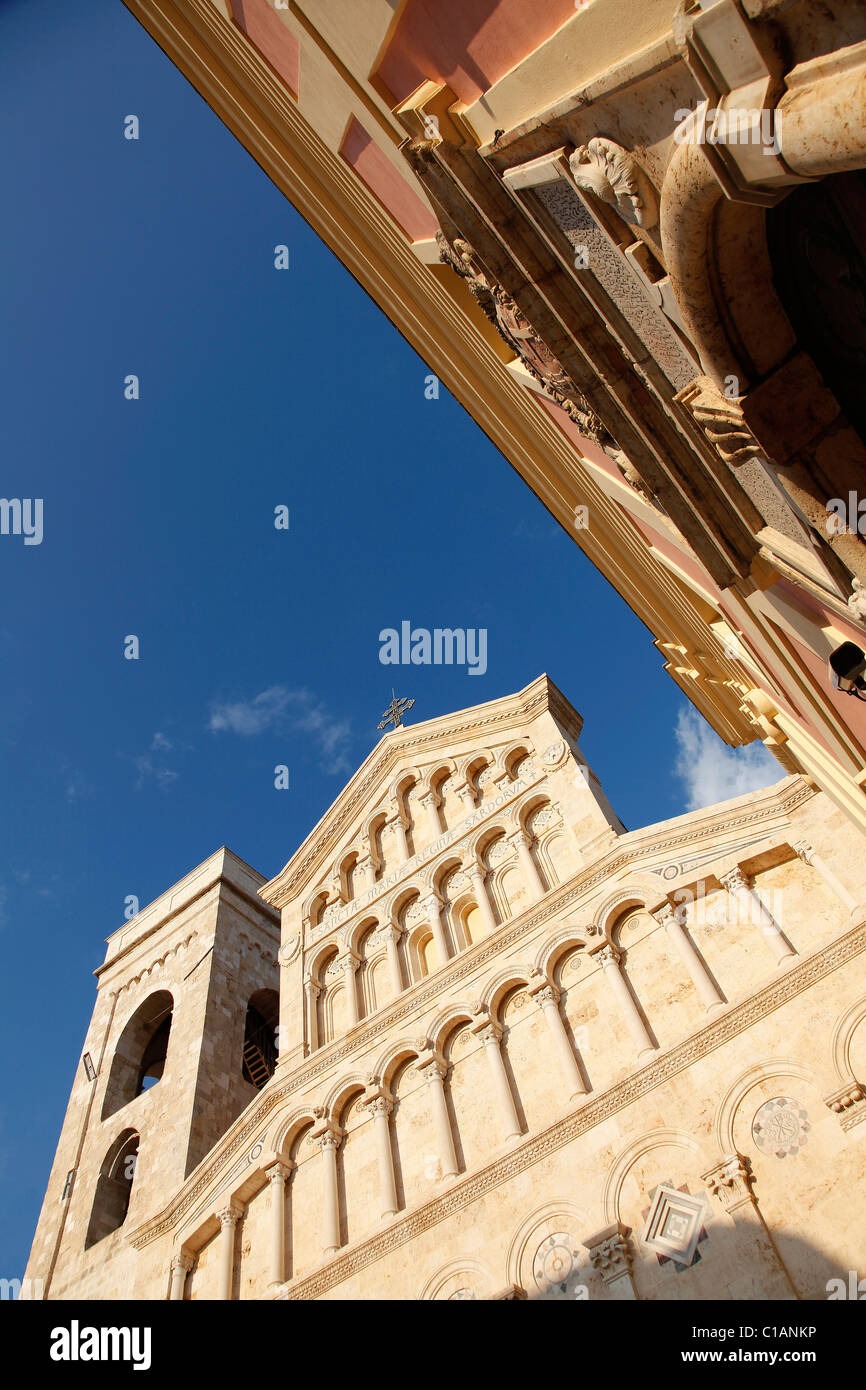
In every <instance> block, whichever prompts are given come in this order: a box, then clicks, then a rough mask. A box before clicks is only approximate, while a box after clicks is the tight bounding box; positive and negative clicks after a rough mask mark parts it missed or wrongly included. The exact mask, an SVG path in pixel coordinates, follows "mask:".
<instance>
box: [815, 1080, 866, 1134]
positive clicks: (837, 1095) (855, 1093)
mask: <svg viewBox="0 0 866 1390" xmlns="http://www.w3.org/2000/svg"><path fill="white" fill-rule="evenodd" d="M824 1104H825V1105H827V1106H828V1107H829V1109H830V1110H832V1111H833V1114H834V1115H838V1116H839V1119H840V1121H841V1124H842V1128H843V1129H844V1130H849V1129H853V1128H854V1126H855V1125H859V1124H860V1123H861V1122H862V1121H863V1120H866V1092H864V1090H863V1087H862V1086H861V1085H860V1084H859V1082H857V1081H849V1082H846V1083H845V1085H844V1086H840V1087H839V1090H838V1091H833V1093H832V1094H831V1095H829V1096H827V1097H825V1101H824Z"/></svg>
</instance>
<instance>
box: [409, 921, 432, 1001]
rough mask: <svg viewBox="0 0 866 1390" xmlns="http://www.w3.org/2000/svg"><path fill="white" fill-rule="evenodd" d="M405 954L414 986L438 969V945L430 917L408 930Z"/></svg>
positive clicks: (412, 925)
mask: <svg viewBox="0 0 866 1390" xmlns="http://www.w3.org/2000/svg"><path fill="white" fill-rule="evenodd" d="M405 941H406V946H405V954H406V960H407V962H408V965H409V978H410V979H411V981H412V983H413V984H417V983H418V982H419V981H420V980H423V979H426V978H427V976H428V975H432V974H433V972H434V970H435V969H436V967H437V962H436V945H435V942H434V940H433V928H432V926H431V925H430V919H429V915H427V914H425V915H424V916H423V917H421V918H420V919H419V920H418V921H417V922H414V923H412V924H411V926H409V927H408V928H407V932H406V937H405Z"/></svg>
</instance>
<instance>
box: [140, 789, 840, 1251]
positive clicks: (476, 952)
mask: <svg viewBox="0 0 866 1390" xmlns="http://www.w3.org/2000/svg"><path fill="white" fill-rule="evenodd" d="M782 787H783V791H781V792H780V791H779V790H777V791H775V792H773V793H768V794H765V796H764V797H763V798H762V799H761V800H759V801H758V802H757V804H755V802H754V800H752V799H751V798H749V799H746V798H744V801H746V803H747V805H748V806H749V808H750V809H749V810H747V811H745V812H744V813H743V814H742V815H741V816H735V815H733V816H732V815H731V812H732V811H733V810H734V809H735V807H732V806H730V804H728V805H727V806H726V807H724V808H723V810H722V812H721V813H720V814H719V815H718V816H717V817H716V818H709V819H706V820H703V821H701V822H700V824H699V825H698V826H695V825H694V824H691V825H688V824H687V825H686V826H684V827H683V829H682V830H681V832H680V834H679V835H676V834H674V833H669V834H668V835H666V836H664V837H662V838H661V840H660V841H659V842H656V841H654V840H648V841H646V842H642V843H641V845H640V855H639V856H638V855H636V854H635V852H634V849H633V848H631V847H629V846H628V845H624V844H623V842H624V841H627V840H628V838H629V837H628V836H622V837H621V838H620V839H619V840H618V841H617V842H616V843H615V844H614V845H613V846H612V848H611V850H610V851H609V852H608V854H606V855H605V856H604V857H603V858H602V859H600V860H598V861H597V862H596V863H595V864H593V865H591V866H590V867H589V868H588V869H585V870H583V871H582V872H581V873H579V874H577V875H575V877H574V878H572V879H570V880H569V881H568V883H565V884H563V885H561V886H560V888H559V889H557V890H555V891H553V892H551V893H548V894H547V895H546V896H545V897H544V898H543V899H542V900H541V902H540V903H538V904H536V905H535V906H534V907H533V908H531V909H529V910H528V911H527V912H525V913H524V914H523V915H522V916H521V917H518V918H514V919H512V920H511V921H510V922H508V923H505V924H504V925H503V926H501V927H499V928H498V929H497V931H496V932H495V933H493V934H492V935H491V936H488V937H485V938H484V940H483V941H482V942H480V943H479V944H478V945H477V946H475V947H472V948H470V949H469V950H467V951H465V952H463V953H462V954H461V955H460V956H458V957H455V958H454V959H453V960H452V961H451V962H450V964H449V966H448V967H447V968H446V969H444V970H441V971H437V973H436V975H435V976H434V977H433V978H432V980H431V981H429V982H427V981H425V982H422V983H419V984H417V985H415V986H413V987H412V988H410V989H408V990H406V991H404V993H403V994H401V995H400V996H399V997H398V998H397V999H396V1000H394V1001H393V1002H392V1003H391V1004H390V1005H388V1007H387V1008H385V1009H383V1010H381V1011H380V1012H378V1013H376V1014H375V1015H374V1016H373V1017H372V1018H371V1019H370V1020H369V1022H364V1023H362V1024H360V1025H358V1026H357V1027H355V1028H353V1029H352V1030H351V1032H350V1033H349V1034H347V1035H346V1036H344V1037H342V1038H339V1039H337V1040H336V1041H335V1042H333V1043H329V1044H328V1045H327V1046H326V1047H323V1048H319V1049H317V1051H316V1052H314V1053H313V1054H312V1055H311V1056H310V1057H308V1058H305V1059H304V1061H303V1062H301V1063H300V1064H299V1065H298V1066H297V1068H296V1069H295V1070H294V1071H293V1072H292V1074H291V1075H290V1076H287V1077H285V1078H283V1077H282V1076H281V1073H280V1069H279V1067H278V1068H277V1072H276V1074H275V1076H274V1077H273V1078H272V1079H271V1081H269V1082H268V1084H267V1085H266V1086H265V1087H264V1088H263V1090H262V1091H261V1093H260V1096H259V1097H258V1098H257V1099H256V1100H254V1101H252V1102H251V1105H250V1107H249V1108H248V1109H247V1110H246V1111H245V1112H244V1113H243V1115H241V1116H239V1117H238V1119H237V1120H235V1122H234V1124H233V1125H232V1126H231V1127H230V1128H229V1129H228V1130H227V1131H226V1133H225V1135H224V1136H223V1138H222V1140H220V1141H219V1143H218V1144H217V1145H216V1146H215V1149H214V1150H212V1151H211V1153H210V1154H209V1155H208V1156H207V1158H206V1159H204V1160H203V1166H202V1167H201V1170H200V1171H199V1170H194V1171H193V1172H192V1173H191V1174H190V1176H189V1178H188V1179H187V1182H186V1183H185V1184H184V1186H183V1187H182V1188H181V1189H180V1190H179V1192H177V1193H176V1194H175V1196H174V1198H173V1199H172V1200H171V1201H170V1202H169V1204H168V1206H167V1207H166V1208H164V1210H163V1211H162V1212H160V1213H158V1214H157V1215H156V1216H154V1217H152V1218H151V1219H150V1220H149V1221H146V1222H144V1223H143V1224H142V1225H141V1226H140V1227H139V1228H138V1229H137V1230H136V1231H134V1232H132V1234H131V1235H130V1237H129V1239H130V1241H131V1243H132V1244H133V1245H135V1246H136V1247H137V1248H140V1247H142V1246H144V1245H147V1244H148V1243H149V1242H150V1241H152V1240H156V1239H158V1237H159V1236H161V1235H163V1234H164V1233H165V1232H166V1231H169V1230H172V1229H173V1228H174V1227H175V1226H176V1224H177V1223H178V1222H179V1221H180V1220H181V1218H182V1217H183V1216H184V1215H185V1214H186V1213H188V1212H189V1210H190V1208H191V1207H193V1206H194V1205H195V1203H196V1201H197V1200H198V1198H199V1197H200V1196H201V1194H202V1193H204V1192H205V1191H206V1190H207V1188H208V1187H209V1186H210V1185H211V1183H212V1182H213V1181H214V1179H215V1178H216V1177H217V1175H218V1173H219V1171H220V1170H221V1169H222V1168H224V1167H225V1166H226V1165H227V1164H228V1162H229V1161H230V1160H231V1158H232V1157H233V1156H234V1155H235V1154H236V1153H237V1151H238V1149H239V1148H241V1147H242V1146H243V1145H244V1144H245V1143H246V1142H247V1141H248V1140H249V1139H250V1138H251V1136H252V1135H253V1134H255V1133H256V1132H257V1131H260V1130H261V1126H262V1124H263V1123H264V1121H265V1120H266V1119H267V1118H268V1116H269V1115H270V1114H271V1113H272V1112H273V1110H274V1109H275V1108H276V1107H278V1106H280V1105H282V1104H283V1102H284V1101H286V1100H288V1099H289V1097H291V1096H293V1095H295V1094H296V1093H298V1092H300V1091H303V1090H304V1089H305V1088H306V1087H307V1086H309V1085H310V1084H311V1083H312V1082H314V1081H315V1080H316V1078H317V1077H319V1076H321V1075H323V1074H324V1073H326V1072H328V1071H330V1070H331V1068H333V1067H335V1066H336V1065H337V1064H338V1063H340V1062H342V1061H344V1060H345V1059H346V1058H347V1057H350V1056H352V1055H353V1054H360V1055H363V1053H364V1052H365V1051H366V1050H367V1049H369V1048H370V1046H371V1045H373V1044H375V1042H376V1041H377V1039H378V1038H380V1037H381V1036H382V1035H384V1034H386V1033H387V1032H388V1031H389V1030H390V1029H392V1028H393V1027H394V1026H395V1025H397V1024H400V1023H401V1022H402V1021H403V1020H404V1019H407V1018H411V1017H412V1016H414V1015H417V1014H418V1012H419V1011H420V1010H422V1009H423V1008H424V1007H425V1006H427V1005H429V1004H432V1003H435V1001H436V999H437V998H439V997H440V996H442V995H444V994H447V993H448V992H449V991H453V989H454V988H455V986H458V985H459V984H460V982H461V981H462V980H463V979H465V978H466V977H467V976H471V975H472V974H473V973H474V972H475V971H476V970H477V969H478V968H479V967H480V966H483V965H484V964H486V963H487V961H489V960H494V959H496V958H497V957H499V956H501V954H502V953H503V951H505V950H507V949H508V948H509V947H510V946H512V945H513V944H514V943H515V942H517V941H519V940H520V939H521V938H522V937H524V936H525V935H527V934H529V933H530V932H532V931H533V930H534V929H536V928H537V927H539V926H542V925H544V923H545V922H548V921H549V920H550V919H551V918H554V917H556V916H558V915H560V914H561V913H562V912H563V911H564V910H566V909H569V908H571V907H573V906H575V905H577V904H579V903H581V902H582V901H583V900H584V899H587V900H590V899H591V895H592V893H593V892H594V890H596V889H597V888H598V887H599V885H601V884H604V883H606V882H608V881H609V880H610V879H612V878H613V877H615V875H616V874H618V873H620V872H622V871H624V870H628V869H634V870H635V871H638V872H639V869H640V862H641V861H642V860H644V859H648V858H652V857H655V856H656V855H657V854H658V850H659V849H660V848H662V847H665V848H670V847H680V846H688V845H691V844H694V843H697V842H699V841H701V840H703V839H705V838H706V837H708V836H710V835H713V834H718V832H719V828H720V826H721V827H726V828H731V827H734V826H751V825H755V824H759V823H760V822H761V821H762V820H773V819H779V818H782V817H784V816H786V815H789V814H790V813H791V812H792V811H795V810H796V809H797V808H798V807H799V806H801V805H802V804H803V803H804V802H805V801H807V800H809V799H810V798H811V797H812V796H814V795H815V793H814V791H813V789H812V788H811V787H810V786H809V785H808V783H806V782H805V781H802V780H799V779H798V780H797V781H796V782H795V785H794V786H793V787H791V786H790V783H788V782H785V783H783V784H782ZM725 812H727V815H725ZM683 819H684V820H688V819H689V818H686V817H684V818H683ZM674 824H675V823H674ZM669 828H670V830H671V832H673V826H672V825H670V824H669V825H668V826H666V827H665V829H669ZM634 833H635V834H640V833H642V832H634ZM587 905H588V903H587ZM849 935H850V934H849ZM845 939H846V940H847V939H848V938H847V937H846V938H845ZM828 949H832V948H828ZM809 959H811V958H809ZM808 963H809V960H807V961H806V962H805V963H804V966H801V967H797V968H796V969H794V970H792V971H790V972H789V975H787V976H786V977H785V978H786V979H788V978H790V977H791V976H795V977H796V978H799V971H801V970H802V969H803V968H805V965H808ZM756 997H758V996H756ZM742 1007H743V1006H742V1005H738V1006H737V1008H738V1009H740V1008H742ZM734 1012H736V1010H735V1011H734ZM728 1017H729V1014H728V1013H726V1014H724V1015H723V1016H722V1019H721V1022H724V1021H725V1020H726V1019H727V1018H728ZM701 1036H703V1035H701ZM651 1065H655V1063H653V1064H651ZM646 1070H647V1068H644V1071H646ZM640 1074H641V1075H643V1072H641V1073H640Z"/></svg>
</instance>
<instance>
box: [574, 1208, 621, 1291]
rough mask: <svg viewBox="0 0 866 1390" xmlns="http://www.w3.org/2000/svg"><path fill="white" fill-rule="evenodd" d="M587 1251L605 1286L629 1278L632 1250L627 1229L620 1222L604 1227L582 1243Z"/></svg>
mask: <svg viewBox="0 0 866 1390" xmlns="http://www.w3.org/2000/svg"><path fill="white" fill-rule="evenodd" d="M583 1244H584V1246H585V1247H586V1249H587V1250H588V1251H589V1258H590V1263H591V1264H592V1267H593V1269H594V1270H595V1272H596V1273H597V1274H600V1275H601V1277H602V1279H603V1280H604V1282H605V1283H606V1284H610V1283H612V1282H613V1281H614V1280H615V1279H622V1278H623V1276H624V1275H625V1276H629V1277H630V1276H631V1262H632V1248H631V1240H630V1238H629V1228H628V1226H624V1225H623V1224H622V1222H621V1221H615V1222H614V1223H613V1225H612V1226H605V1227H604V1228H603V1229H602V1230H600V1231H596V1232H595V1234H594V1235H591V1236H587V1237H586V1239H585V1240H584V1242H583Z"/></svg>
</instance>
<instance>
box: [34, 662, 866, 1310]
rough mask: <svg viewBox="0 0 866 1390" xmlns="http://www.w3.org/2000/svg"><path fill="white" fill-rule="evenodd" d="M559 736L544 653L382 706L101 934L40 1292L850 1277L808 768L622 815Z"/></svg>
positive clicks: (533, 1291)
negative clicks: (251, 857)
mask: <svg viewBox="0 0 866 1390" xmlns="http://www.w3.org/2000/svg"><path fill="white" fill-rule="evenodd" d="M580 729H581V720H580V717H579V716H578V715H577V714H576V712H575V711H574V710H573V709H572V708H571V706H569V705H568V703H567V701H566V700H565V699H564V697H563V696H562V695H561V694H560V692H559V691H558V690H557V689H556V687H555V686H553V685H552V683H551V682H550V681H549V680H548V679H547V678H546V677H541V678H539V679H538V680H536V681H535V682H533V683H532V684H531V685H530V686H528V687H527V688H526V689H525V690H523V691H521V692H519V693H518V694H516V695H513V696H510V697H506V698H503V699H501V700H497V701H494V702H492V703H489V704H486V705H482V706H478V707H475V708H473V709H469V710H464V711H460V712H458V713H456V714H453V715H449V716H445V717H442V718H439V719H435V720H431V721H428V722H427V723H423V724H418V725H414V726H410V727H401V728H398V729H396V730H393V731H390V732H389V733H387V734H386V735H385V736H384V737H383V738H382V739H381V741H380V742H379V744H378V745H377V746H376V748H375V749H374V751H373V752H372V753H371V754H370V756H369V757H368V758H367V760H366V761H365V763H364V764H363V765H362V766H361V768H359V770H358V772H357V773H356V774H355V775H354V777H353V778H352V779H351V781H350V782H349V783H348V785H347V786H346V788H345V789H344V790H343V792H342V793H341V794H340V796H339V797H338V798H337V800H336V801H335V802H334V804H333V806H332V807H331V808H330V810H329V811H328V812H327V813H326V815H325V816H324V817H323V819H322V820H321V821H320V823H319V824H318V825H317V826H316V827H315V829H314V830H313V831H312V832H311V834H310V835H309V836H308V838H307V840H306V841H305V842H304V843H303V844H302V845H301V846H300V847H299V849H298V850H297V851H296V852H295V854H294V855H293V856H292V858H291V859H290V860H289V862H288V863H287V865H286V867H285V868H284V869H283V870H282V872H281V873H280V874H278V875H277V876H276V877H275V878H273V879H272V880H271V881H270V882H268V883H264V881H263V880H262V879H261V878H260V877H259V876H258V875H256V874H255V873H254V872H253V871H252V870H251V869H249V868H248V867H247V866H246V865H244V864H242V863H241V861H239V860H237V859H236V858H235V857H234V856H233V855H231V854H230V853H229V852H228V851H227V850H221V851H219V852H218V853H217V854H216V855H214V856H212V858H211V859H209V860H207V861H206V862H205V864H203V865H201V866H200V868H199V869H197V870H195V871H194V872H193V873H192V874H190V875H189V876H188V877H187V878H186V879H184V880H183V881H182V882H181V883H180V884H178V885H176V887H175V888H173V889H172V890H170V892H169V893H167V894H165V895H164V896H163V897H162V898H160V899H158V900H157V901H156V902H155V903H153V904H152V905H151V906H150V907H148V908H146V909H145V910H144V911H143V912H142V913H140V914H139V916H138V917H137V918H135V919H134V920H133V921H132V922H130V923H128V924H127V925H125V926H124V927H123V928H122V929H121V930H120V931H119V932H117V933H115V934H114V936H112V937H111V938H110V939H109V949H108V954H107V957H106V961H105V964H104V965H103V966H102V967H101V968H100V970H99V971H98V972H97V976H98V981H99V990H98V997H97V1003H96V1008H95V1010H94V1016H93V1021H92V1023H91V1026H90V1029H89V1030H88V1034H87V1039H86V1042H85V1048H84V1051H85V1053H86V1054H87V1057H88V1058H89V1060H90V1064H91V1065H90V1066H86V1065H85V1063H84V1062H82V1064H81V1065H80V1066H79V1069H78V1072H77V1074H76V1080H75V1083H74V1086H73V1090H72V1096H71V1099H70V1104H69V1109H68V1112H67V1117H66V1121H65V1123H64V1127H63V1132H62V1135H61V1139H60V1144H59V1147H58V1152H57V1158H56V1161H55V1164H54V1168H53V1170H52V1174H51V1178H50V1181H49V1186H48V1191H47V1194H46V1198H45V1204H44V1207H43V1211H42V1215H41V1218H40V1222H39V1226H38V1229H37V1233H36V1239H35V1241H34V1246H33V1253H32V1255H31V1260H30V1264H29V1266H28V1269H27V1276H28V1278H29V1279H30V1280H31V1281H35V1280H37V1279H42V1281H43V1284H44V1287H45V1292H46V1296H47V1297H49V1298H63V1297H72V1296H75V1297H83V1298H90V1299H110V1298H117V1297H121V1296H123V1297H129V1296H134V1297H137V1298H143V1299H166V1298H175V1299H183V1298H185V1299H199V1298H202V1299H310V1298H337V1299H347V1298H350V1299H355V1298H358V1299H372V1298H385V1299H427V1298H437V1299H443V1298H481V1299H490V1298H493V1299H495V1298H518V1299H519V1298H543V1299H549V1298H563V1297H565V1298H575V1299H584V1298H589V1299H600V1298H601V1299H608V1298H613V1299H635V1298H637V1299H661V1300H664V1299H671V1298H680V1299H726V1298H745V1297H748V1298H776V1297H778V1298H797V1297H799V1298H807V1299H808V1298H822V1297H825V1296H826V1292H825V1290H826V1285H827V1281H828V1279H830V1278H832V1277H837V1276H839V1275H840V1274H841V1276H842V1277H843V1278H844V1277H847V1271H849V1270H852V1269H853V1270H856V1269H857V1268H858V1261H859V1258H860V1246H859V1237H858V1223H857V1221H856V1220H854V1219H853V1211H854V1208H856V1206H857V1198H856V1192H857V1191H858V1185H859V1179H860V1170H861V1168H862V1153H861V1151H860V1148H859V1146H860V1144H861V1143H862V1141H863V1138H864V1137H866V1126H864V1125H862V1123H861V1122H862V1120H863V1118H864V1115H866V1106H864V1103H863V1094H864V1092H863V1083H864V1082H866V987H864V976H863V966H862V953H863V950H864V947H866V906H864V903H863V897H864V894H863V888H862V873H861V872H860V870H859V865H860V864H861V863H862V841H861V839H860V837H859V834H858V832H857V831H856V830H855V829H854V828H853V827H852V826H851V825H850V823H849V822H848V821H847V820H846V818H845V817H844V816H843V815H842V813H841V812H840V811H839V810H838V808H836V807H835V806H834V805H833V804H832V802H831V801H829V799H828V798H827V797H826V796H824V795H823V794H822V793H820V792H816V791H815V789H814V788H813V787H811V786H810V785H809V784H808V783H807V782H806V781H805V780H804V779H803V778H801V777H799V776H788V777H785V778H784V779H783V780H782V781H781V782H779V783H777V784H776V785H775V786H772V787H769V788H767V789H766V790H765V791H762V792H757V793H752V794H750V795H748V796H743V797H738V798H736V799H735V800H732V801H728V802H725V803H723V804H722V805H719V806H713V807H709V808H707V809H705V810H701V811H696V812H692V813H690V814H688V815H685V816H680V817H677V818H675V819H673V820H669V821H665V822H662V823H659V824H656V825H652V826H648V827H644V828H642V829H639V830H635V831H630V832H626V831H625V829H624V827H623V826H622V824H621V823H620V822H619V820H618V818H617V817H616V815H615V813H614V811H613V810H612V809H611V807H610V805H609V804H608V802H607V800H606V799H605V797H604V794H603V792H602V790H601V788H600V786H599V784H598V781H597V779H596V778H595V776H594V774H593V773H592V771H591V769H590V768H589V767H588V766H587V764H586V762H585V760H584V759H583V757H582V754H581V751H580V746H579V741H578V740H579V735H580ZM277 913H279V916H280V927H279V933H278V929H277V926H276V921H277V918H276V914H277ZM277 975H279V1000H280V1002H279V1025H278V1047H279V1058H278V1061H277V1063H276V1066H275V1067H272V1068H271V1071H272V1075H270V1078H269V1079H267V1080H266V1081H265V1082H264V1084H262V1085H260V1088H259V1089H257V1088H256V1086H254V1085H253V1084H252V1083H251V1082H250V1081H249V1080H248V1079H245V1076H246V1075H247V1073H246V1072H245V1070H244V1067H245V1063H244V1057H245V1056H246V1052H245V1046H246V1044H245V1037H248V1036H249V1033H248V1032H247V1034H245V1019H247V1028H249V1022H248V1020H249V1013H248V1008H247V1006H248V1004H249V1003H250V1001H251V1000H252V1001H257V1002H256V1007H257V1008H259V1009H261V1010H265V1011H266V1005H265V1003H264V1002H263V1001H264V999H265V996H266V995H268V994H269V992H270V991H272V990H273V989H274V987H275V985H276V981H277ZM166 998H168V999H169V1000H170V1001H171V1002H170V1007H171V1009H172V1013H171V1020H172V1021H171V1031H170V1034H169V1038H168V1044H167V1051H166V1052H165V1063H164V1070H163V1072H162V1074H161V1076H160V1077H159V1079H158V1080H157V1081H156V1082H155V1084H152V1085H151V1086H150V1087H149V1088H148V1089H144V1090H141V1091H140V1093H138V1094H135V1093H134V1092H135V1090H136V1086H135V1085H131V1083H130V1078H132V1077H134V1076H135V1077H137V1076H138V1075H139V1072H137V1071H136V1065H137V1064H141V1063H142V1058H143V1059H144V1063H146V1062H147V1060H148V1056H149V1055H150V1054H148V1051H147V1049H148V1047H151V1050H152V1048H153V1044H152V1042H150V1041H149V1039H152V1038H153V1037H155V1036H156V1032H155V1030H156V1029H157V1028H158V1027H159V1026H160V1020H161V1019H164V1015H165V1007H166V1006H165V1003H164V1001H165V999H166ZM163 1026H164V1023H163ZM263 1047H264V1044H263ZM136 1049H138V1050H137V1051H136ZM157 1069H158V1068H157ZM139 1071H140V1066H139ZM91 1077H92V1079H91ZM139 1084H140V1083H139ZM130 1133H133V1134H135V1135H137V1136H138V1141H137V1146H136V1154H137V1156H136V1159H135V1162H134V1164H133V1172H132V1181H131V1189H130V1187H129V1183H127V1188H126V1200H128V1209H127V1210H126V1211H125V1215H123V1214H122V1212H120V1211H119V1209H118V1207H117V1205H116V1193H117V1191H119V1190H120V1187H119V1184H120V1182H121V1177H122V1175H121V1174H120V1173H119V1170H118V1169H117V1166H116V1163H115V1160H116V1158H117V1155H119V1154H122V1152H123V1144H124V1143H126V1144H127V1146H128V1145H129V1144H130V1142H132V1141H129V1139H128V1138H125V1136H128V1135H129V1134H130ZM113 1163H115V1166H114V1167H112V1164H113ZM69 1175H71V1176H69ZM111 1183H113V1184H114V1187H113V1188H111V1190H109V1186H107V1185H110V1184H111ZM106 1194H107V1195H106ZM118 1217H119V1218H120V1219H119V1220H118Z"/></svg>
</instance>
